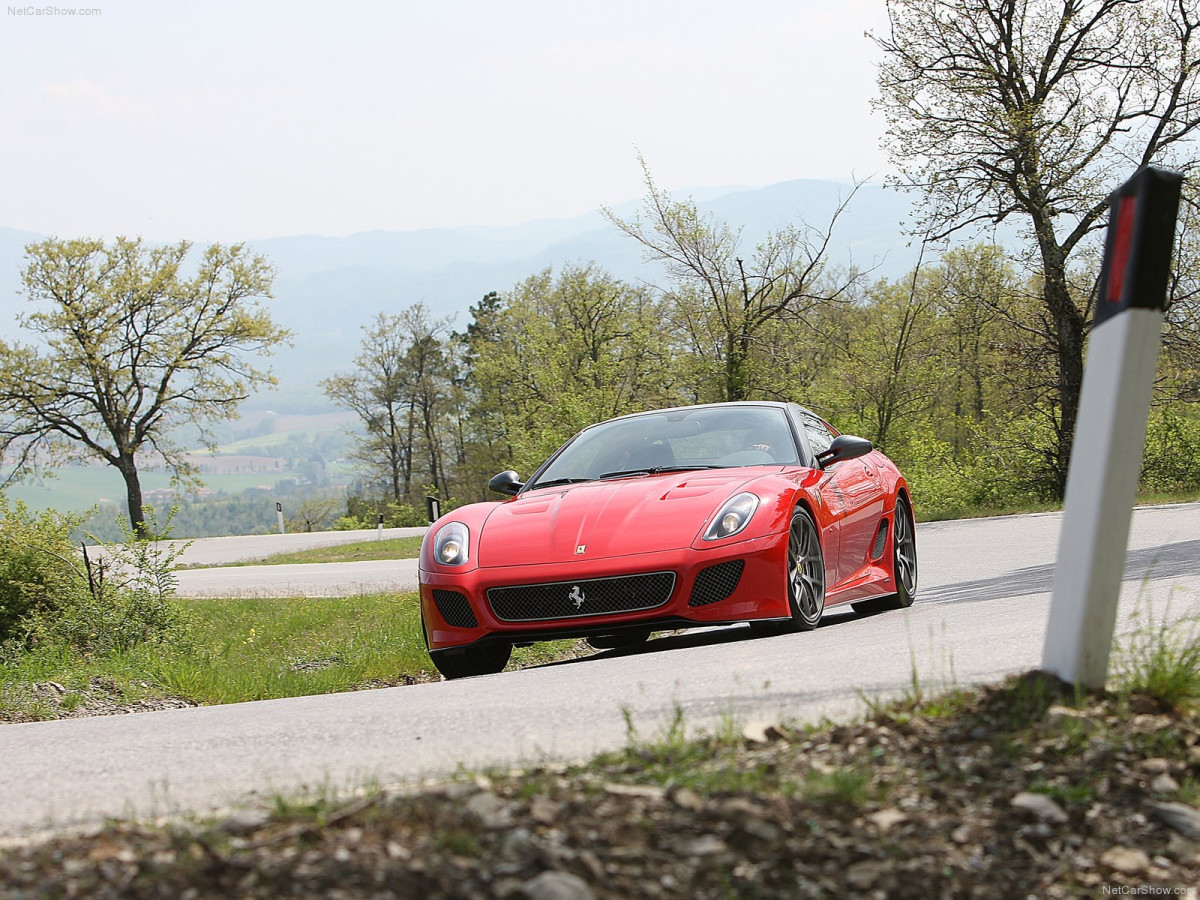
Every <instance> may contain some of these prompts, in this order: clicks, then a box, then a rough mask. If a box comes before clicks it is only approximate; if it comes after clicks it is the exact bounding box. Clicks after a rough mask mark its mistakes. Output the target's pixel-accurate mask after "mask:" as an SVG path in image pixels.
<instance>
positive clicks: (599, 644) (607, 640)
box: [587, 628, 650, 650]
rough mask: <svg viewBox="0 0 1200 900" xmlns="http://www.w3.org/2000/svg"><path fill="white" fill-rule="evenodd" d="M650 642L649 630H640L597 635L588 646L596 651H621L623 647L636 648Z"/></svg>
mask: <svg viewBox="0 0 1200 900" xmlns="http://www.w3.org/2000/svg"><path fill="white" fill-rule="evenodd" d="M648 640H650V629H649V628H638V629H636V630H633V631H618V632H616V633H614V634H595V635H592V636H591V637H590V638H588V639H587V642H588V646H589V647H591V648H593V649H594V650H619V649H621V648H623V647H636V646H637V645H638V644H644V643H646V641H648Z"/></svg>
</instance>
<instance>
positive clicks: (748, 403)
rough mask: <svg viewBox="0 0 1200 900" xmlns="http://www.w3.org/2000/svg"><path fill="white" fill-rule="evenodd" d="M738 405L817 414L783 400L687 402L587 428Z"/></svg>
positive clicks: (629, 415)
mask: <svg viewBox="0 0 1200 900" xmlns="http://www.w3.org/2000/svg"><path fill="white" fill-rule="evenodd" d="M738 406H771V407H775V408H776V409H782V410H785V411H786V410H787V409H788V407H796V408H797V409H800V410H801V411H803V412H806V413H808V414H809V415H813V416H816V415H817V414H816V413H814V412H813V411H812V410H810V409H806V408H805V407H803V406H800V405H799V404H798V403H791V402H785V401H782V400H726V401H723V402H721V403H689V404H686V405H684V406H667V407H663V408H662V409H644V410H642V411H641V412H635V413H626V414H625V415H623V416H614V417H613V418H611V419H605V420H604V421H603V422H595V423H593V424H592V425H589V426H588V428H595V427H596V425H603V424H604V423H605V422H618V421H620V420H621V419H635V418H637V417H638V416H650V415H658V414H660V413H670V412H682V411H683V410H686V409H721V408H733V407H738ZM817 418H820V416H817ZM585 430H586V429H585Z"/></svg>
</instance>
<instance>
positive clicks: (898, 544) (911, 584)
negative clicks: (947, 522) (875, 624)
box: [851, 494, 917, 613]
mask: <svg viewBox="0 0 1200 900" xmlns="http://www.w3.org/2000/svg"><path fill="white" fill-rule="evenodd" d="M893 521H894V524H893V526H892V577H893V578H894V579H895V582H896V593H894V594H888V595H887V596H886V597H874V598H872V599H870V600H863V601H862V602H861V603H852V604H851V606H853V607H854V611H855V612H857V613H874V612H883V611H885V610H889V609H906V608H907V607H909V606H912V602H913V600H914V599H915V598H916V596H917V531H916V524H915V523H914V521H913V514H912V507H911V506H909V505H908V501H907V500H906V499H904V495H903V494H901V495H899V496H898V497H896V514H895V516H894V517H893Z"/></svg>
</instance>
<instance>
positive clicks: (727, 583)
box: [688, 559, 746, 606]
mask: <svg viewBox="0 0 1200 900" xmlns="http://www.w3.org/2000/svg"><path fill="white" fill-rule="evenodd" d="M745 567H746V562H745V560H741V559H731V560H729V562H723V563H717V564H716V565H715V566H709V567H708V568H707V569H701V570H700V572H699V574H697V575H696V581H695V582H694V583H693V584H692V596H691V597H690V598H688V606H707V605H708V604H710V603H720V602H721V601H722V600H728V599H729V597H730V596H731V595H732V594H733V592H734V591H735V590H737V586H738V582H739V581H740V580H741V578H742V569H744V568H745Z"/></svg>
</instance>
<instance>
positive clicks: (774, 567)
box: [420, 402, 917, 678]
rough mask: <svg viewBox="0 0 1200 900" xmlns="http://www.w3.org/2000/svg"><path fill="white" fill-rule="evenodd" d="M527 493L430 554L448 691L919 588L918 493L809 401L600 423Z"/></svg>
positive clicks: (777, 626)
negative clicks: (556, 657)
mask: <svg viewBox="0 0 1200 900" xmlns="http://www.w3.org/2000/svg"><path fill="white" fill-rule="evenodd" d="M489 487H490V488H491V489H492V490H494V491H497V492H499V493H502V494H510V495H512V496H511V498H510V499H508V500H505V501H502V502H499V503H475V504H472V505H470V506H464V507H461V508H459V509H456V510H454V511H453V512H450V513H447V514H446V515H444V516H442V517H441V518H440V519H438V521H437V522H435V523H434V524H433V526H432V527H431V528H430V529H429V533H428V534H427V535H426V537H425V541H424V543H423V544H422V546H421V561H420V582H421V620H422V624H423V627H424V629H425V639H426V642H427V644H428V646H429V651H430V656H432V658H433V663H434V665H435V666H437V669H438V671H439V672H441V673H442V675H443V676H445V677H446V678H461V677H463V676H467V675H484V674H488V673H492V672H499V671H500V670H501V669H503V668H504V666H505V664H506V663H507V662H508V658H509V654H510V653H511V652H512V647H513V645H514V644H529V643H532V642H534V641H543V640H551V639H557V638H568V637H586V638H587V639H588V640H589V642H590V643H591V644H592V645H593V646H595V647H598V648H610V647H619V646H626V645H630V644H634V643H637V642H640V641H644V640H646V639H647V638H648V637H649V636H650V634H651V632H653V631H662V630H667V629H676V628H681V627H688V626H696V625H716V624H731V623H734V622H749V623H750V624H751V627H753V628H754V629H755V630H756V631H773V630H775V631H777V630H782V629H794V630H801V631H806V630H809V629H812V628H815V627H816V625H817V623H818V622H819V621H820V620H821V615H822V613H823V612H824V611H825V609H826V607H829V606H835V605H839V604H843V603H852V604H853V605H854V608H855V609H857V610H860V611H861V610H863V609H864V608H865V609H870V610H874V609H889V608H901V607H905V606H908V605H909V604H910V603H912V600H913V595H914V593H915V592H916V587H917V552H916V536H915V531H914V528H913V515H912V503H911V500H910V499H909V491H908V484H907V483H906V482H905V480H904V476H903V475H901V474H900V471H899V470H898V469H897V468H896V466H895V465H894V464H893V463H892V462H891V460H889V459H888V458H887V457H885V456H884V455H883V454H882V453H880V452H879V451H877V450H874V449H872V447H871V442H870V441H867V440H864V439H863V438H857V437H852V436H850V435H839V434H838V433H837V432H836V431H835V430H834V429H833V428H831V427H830V426H829V425H828V423H826V422H825V421H823V420H822V419H821V418H819V417H818V416H816V415H814V414H813V413H811V412H810V411H808V410H807V409H804V408H803V407H801V406H797V405H796V404H794V403H765V402H764V403H757V402H745V403H714V404H709V405H702V406H685V407H679V408H677V409H664V410H657V411H654V412H645V413H638V414H635V415H630V416H622V417H621V418H618V419H612V420H610V421H607V422H602V423H600V424H599V425H593V426H591V427H590V428H585V429H584V430H583V431H581V432H579V434H577V435H575V437H573V438H571V440H569V441H567V443H565V444H564V445H563V446H562V447H560V448H559V449H558V451H557V452H555V454H554V455H553V456H551V457H550V458H549V459H548V460H546V462H545V463H543V464H542V466H541V468H539V469H538V470H537V471H536V472H534V473H533V475H532V476H530V478H529V480H528V481H526V482H525V483H524V484H522V483H521V482H520V481H519V480H518V476H517V473H516V472H512V471H509V472H502V473H500V474H499V475H497V476H496V477H495V478H493V479H492V480H491V482H490V483H489Z"/></svg>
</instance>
